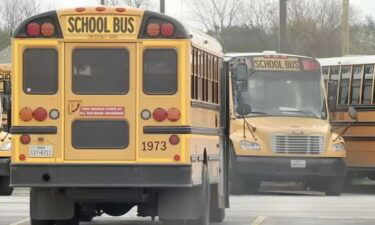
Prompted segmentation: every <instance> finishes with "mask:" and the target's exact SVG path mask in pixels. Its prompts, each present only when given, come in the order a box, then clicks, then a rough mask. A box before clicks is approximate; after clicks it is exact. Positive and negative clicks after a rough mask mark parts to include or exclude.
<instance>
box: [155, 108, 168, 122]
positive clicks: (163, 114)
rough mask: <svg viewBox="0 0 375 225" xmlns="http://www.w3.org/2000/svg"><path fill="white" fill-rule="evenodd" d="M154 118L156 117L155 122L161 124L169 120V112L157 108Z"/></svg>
mask: <svg viewBox="0 0 375 225" xmlns="http://www.w3.org/2000/svg"><path fill="white" fill-rule="evenodd" d="M152 116H153V117H154V120H156V121H159V122H161V121H164V120H165V119H166V118H167V112H166V111H165V110H164V109H162V108H157V109H155V110H154V112H153V113H152Z"/></svg>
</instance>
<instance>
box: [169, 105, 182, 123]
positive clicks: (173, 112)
mask: <svg viewBox="0 0 375 225" xmlns="http://www.w3.org/2000/svg"><path fill="white" fill-rule="evenodd" d="M180 116H181V113H180V111H179V110H178V109H176V108H171V109H169V110H168V120H170V121H172V122H175V121H177V120H179V119H180Z"/></svg>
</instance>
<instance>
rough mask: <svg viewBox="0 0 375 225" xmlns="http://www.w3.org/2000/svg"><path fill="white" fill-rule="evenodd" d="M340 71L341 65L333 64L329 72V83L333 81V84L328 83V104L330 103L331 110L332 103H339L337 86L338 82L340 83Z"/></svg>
mask: <svg viewBox="0 0 375 225" xmlns="http://www.w3.org/2000/svg"><path fill="white" fill-rule="evenodd" d="M339 72H340V67H339V66H332V67H330V69H329V73H330V76H329V77H330V79H329V83H331V84H330V85H328V84H327V88H328V90H327V93H329V94H328V95H329V99H328V100H329V101H328V104H329V105H330V107H329V108H330V110H331V109H332V108H331V104H333V103H334V105H336V103H337V95H338V93H337V87H338V83H339ZM333 93H334V94H333ZM333 98H334V99H333Z"/></svg>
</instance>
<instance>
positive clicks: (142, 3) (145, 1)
mask: <svg viewBox="0 0 375 225" xmlns="http://www.w3.org/2000/svg"><path fill="white" fill-rule="evenodd" d="M105 3H106V5H112V6H119V5H127V6H130V7H134V8H145V9H147V8H149V5H150V2H149V0H105Z"/></svg>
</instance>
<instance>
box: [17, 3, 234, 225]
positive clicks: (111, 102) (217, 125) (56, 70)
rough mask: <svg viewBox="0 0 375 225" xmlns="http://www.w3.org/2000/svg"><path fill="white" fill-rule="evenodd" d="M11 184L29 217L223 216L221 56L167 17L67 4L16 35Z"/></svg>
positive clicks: (205, 39)
mask: <svg viewBox="0 0 375 225" xmlns="http://www.w3.org/2000/svg"><path fill="white" fill-rule="evenodd" d="M12 55H13V71H14V77H13V78H12V79H13V80H12V126H11V133H12V135H13V142H12V145H13V146H14V150H13V151H12V164H11V185H13V186H14V187H31V192H30V218H31V221H32V224H34V225H35V224H61V223H64V224H78V223H79V221H89V220H91V219H92V218H93V217H95V216H99V215H101V214H102V213H106V214H108V215H112V216H119V215H123V214H125V213H127V212H128V211H129V210H130V209H132V208H133V207H135V206H137V207H138V215H139V216H142V217H145V216H150V217H152V218H153V219H154V218H155V217H159V219H160V220H161V221H163V222H164V223H166V224H178V223H179V222H184V221H188V222H189V221H190V222H192V223H195V224H201V225H206V224H209V223H210V221H215V222H221V221H222V220H223V219H224V215H225V214H224V213H225V211H224V210H225V207H226V206H227V204H228V201H227V200H228V199H227V195H226V185H225V183H224V181H225V171H226V168H225V165H226V164H225V163H224V161H223V158H224V157H225V151H224V150H223V149H224V147H223V146H224V144H225V143H224V136H223V127H222V125H221V124H222V123H221V121H224V118H223V117H224V116H225V114H222V113H220V112H221V110H222V109H223V107H222V104H221V101H224V100H221V98H222V96H221V95H219V89H220V87H221V85H222V83H221V80H222V79H221V78H220V76H222V74H223V73H221V70H220V68H221V63H222V61H223V52H222V48H221V46H220V44H219V43H218V42H217V41H216V40H215V39H213V38H211V37H209V36H207V35H205V34H202V33H199V32H195V31H192V30H188V29H187V28H186V27H185V26H183V25H182V24H181V23H180V22H178V21H177V20H175V19H173V18H171V17H168V16H166V15H163V14H159V13H155V12H151V11H144V10H140V9H132V8H122V7H90V8H87V7H86V8H74V9H64V10H58V11H51V12H46V13H43V14H40V15H36V16H34V17H31V18H29V19H27V20H25V21H23V22H22V23H21V24H20V25H19V26H18V28H17V29H16V30H15V32H14V34H13V38H12Z"/></svg>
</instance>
